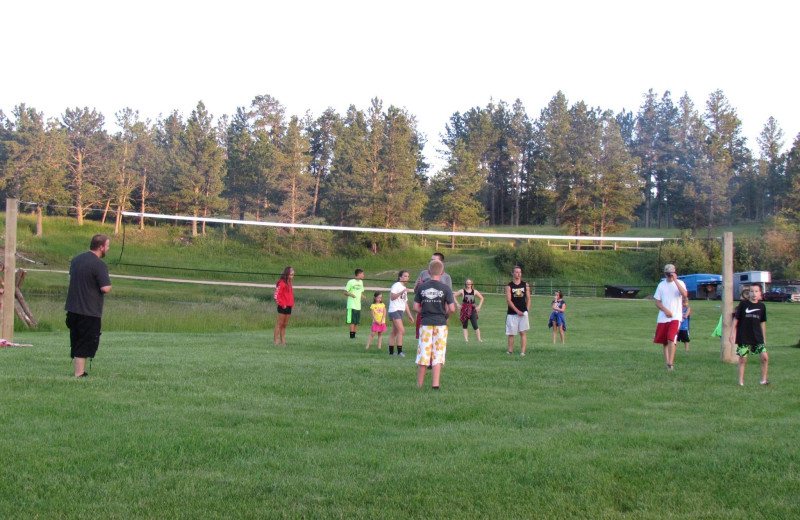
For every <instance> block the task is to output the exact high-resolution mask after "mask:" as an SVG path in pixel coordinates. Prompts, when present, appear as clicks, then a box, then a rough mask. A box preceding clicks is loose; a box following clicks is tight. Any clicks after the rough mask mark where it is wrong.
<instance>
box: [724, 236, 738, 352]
mask: <svg viewBox="0 0 800 520" xmlns="http://www.w3.org/2000/svg"><path fill="white" fill-rule="evenodd" d="M732 314H733V233H731V232H730V231H728V232H725V233H723V234H722V338H721V340H722V341H721V343H722V345H721V347H720V354H721V358H722V361H725V362H727V363H736V362H737V360H736V356H735V355H734V349H735V348H736V347H735V346H734V345H733V344H732V343H731V342H730V341H729V340H730V336H731V328H732V327H731V325H733V323H732V322H733V320H732V319H731V315H732Z"/></svg>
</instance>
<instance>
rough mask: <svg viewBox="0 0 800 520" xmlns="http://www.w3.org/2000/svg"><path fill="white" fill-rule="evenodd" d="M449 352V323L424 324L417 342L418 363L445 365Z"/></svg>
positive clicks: (423, 364)
mask: <svg viewBox="0 0 800 520" xmlns="http://www.w3.org/2000/svg"><path fill="white" fill-rule="evenodd" d="M446 352H447V325H422V326H420V328H419V342H418V343H417V359H416V361H415V362H416V363H417V365H421V366H433V365H444V357H445V353H446Z"/></svg>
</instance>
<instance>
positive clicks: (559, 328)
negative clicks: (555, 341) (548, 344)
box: [558, 326, 564, 345]
mask: <svg viewBox="0 0 800 520" xmlns="http://www.w3.org/2000/svg"><path fill="white" fill-rule="evenodd" d="M558 332H560V333H561V344H562V345H563V344H564V327H563V326H561V327H558Z"/></svg>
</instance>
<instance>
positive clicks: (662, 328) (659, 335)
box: [653, 320, 681, 345]
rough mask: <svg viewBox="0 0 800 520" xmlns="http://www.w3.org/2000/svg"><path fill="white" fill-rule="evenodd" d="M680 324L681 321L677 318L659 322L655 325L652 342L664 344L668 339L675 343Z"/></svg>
mask: <svg viewBox="0 0 800 520" xmlns="http://www.w3.org/2000/svg"><path fill="white" fill-rule="evenodd" d="M680 326H681V322H680V321H678V320H672V321H668V322H666V323H659V324H658V325H656V337H655V338H653V343H658V344H660V345H666V344H667V342H668V341H671V342H673V343H675V340H676V339H677V337H678V329H679V328H680Z"/></svg>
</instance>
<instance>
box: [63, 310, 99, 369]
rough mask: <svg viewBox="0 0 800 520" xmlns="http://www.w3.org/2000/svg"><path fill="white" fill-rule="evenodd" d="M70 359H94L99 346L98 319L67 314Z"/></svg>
mask: <svg viewBox="0 0 800 520" xmlns="http://www.w3.org/2000/svg"><path fill="white" fill-rule="evenodd" d="M66 323H67V328H68V329H69V344H70V353H69V355H70V357H73V358H94V355H95V354H97V347H99V346H100V318H96V317H94V316H84V315H83V314H75V313H74V312H67V321H66Z"/></svg>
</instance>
